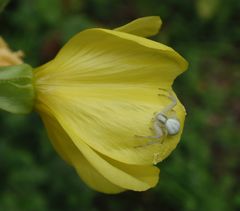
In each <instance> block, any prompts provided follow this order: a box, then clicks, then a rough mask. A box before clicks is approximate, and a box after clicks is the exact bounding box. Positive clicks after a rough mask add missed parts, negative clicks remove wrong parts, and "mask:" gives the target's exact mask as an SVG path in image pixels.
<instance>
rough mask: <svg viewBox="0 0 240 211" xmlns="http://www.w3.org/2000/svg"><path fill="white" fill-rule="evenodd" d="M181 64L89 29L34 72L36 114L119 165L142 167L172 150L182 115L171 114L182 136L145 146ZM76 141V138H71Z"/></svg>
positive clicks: (164, 51) (165, 51)
mask: <svg viewBox="0 0 240 211" xmlns="http://www.w3.org/2000/svg"><path fill="white" fill-rule="evenodd" d="M186 67H187V62H186V61H185V60H184V59H183V58H182V57H181V56H180V55H179V54H178V53H176V52H175V51H174V50H173V49H171V48H169V47H167V46H165V45H162V44H159V43H156V42H154V41H150V40H147V39H145V38H141V37H137V36H134V35H130V34H126V33H123V32H117V31H110V30H103V29H91V30H86V31H84V32H81V33H79V34H78V35H76V36H75V37H74V38H73V39H71V40H70V41H69V42H68V43H67V44H66V45H65V46H64V47H63V49H62V50H61V51H60V53H59V54H58V55H57V57H56V58H55V59H54V60H53V61H51V62H50V63H48V64H46V65H44V66H42V67H40V68H38V69H37V70H36V72H35V77H36V84H35V85H36V90H37V92H38V93H37V95H38V98H37V104H36V107H37V109H38V110H39V111H40V112H41V108H39V107H41V105H42V104H44V105H46V106H48V107H50V108H53V109H52V111H51V112H52V113H53V115H55V117H56V118H57V119H58V121H59V122H60V123H61V125H62V126H63V127H64V129H65V130H66V132H67V133H68V134H69V135H70V134H75V135H74V137H75V138H74V139H73V138H72V139H73V141H74V143H75V145H76V146H78V148H79V147H81V146H79V143H78V142H80V140H81V141H83V142H84V143H86V144H87V145H88V146H90V147H91V148H93V149H94V150H96V151H98V152H100V153H102V154H104V155H106V156H108V157H111V158H113V159H115V160H118V161H120V162H123V163H128V164H136V165H149V164H152V163H156V162H155V161H154V159H155V157H156V154H157V155H158V156H157V157H158V159H157V162H159V161H161V160H162V159H164V158H165V157H166V156H167V155H168V154H169V153H170V152H171V151H172V150H173V149H174V148H175V147H176V145H177V143H178V142H179V139H180V135H181V132H182V126H183V124H184V116H185V110H184V107H183V106H182V105H181V103H180V102H179V101H178V104H177V106H176V107H175V108H174V110H175V112H176V116H177V117H178V118H179V120H180V122H181V131H180V132H179V133H178V134H177V135H175V136H172V137H167V138H166V140H165V141H164V143H163V144H160V142H159V144H154V145H149V146H146V147H137V146H139V145H145V144H146V143H147V142H149V140H148V139H139V138H136V137H135V135H143V136H148V135H151V131H150V130H149V129H148V128H149V127H151V126H152V125H151V119H152V118H153V117H154V113H155V112H159V111H161V110H162V109H163V108H164V107H165V106H167V105H168V104H169V103H170V101H169V100H168V98H167V97H165V96H158V94H159V90H158V88H163V89H166V90H169V89H170V86H171V84H172V83H173V80H174V79H175V78H176V76H177V75H179V74H180V73H181V72H182V71H184V70H185V69H186ZM76 137H77V138H76Z"/></svg>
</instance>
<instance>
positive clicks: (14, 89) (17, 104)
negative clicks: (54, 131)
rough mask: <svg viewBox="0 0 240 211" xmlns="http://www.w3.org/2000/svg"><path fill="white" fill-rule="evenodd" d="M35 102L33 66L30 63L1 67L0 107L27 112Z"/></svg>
mask: <svg viewBox="0 0 240 211" xmlns="http://www.w3.org/2000/svg"><path fill="white" fill-rule="evenodd" d="M33 104H34V87H33V73H32V67H31V66H29V65H28V64H20V65H15V66H4V67H0V109H3V110H5V111H8V112H11V113H15V114H27V113H29V112H31V111H32V108H33Z"/></svg>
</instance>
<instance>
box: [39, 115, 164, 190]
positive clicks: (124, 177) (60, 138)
mask: <svg viewBox="0 0 240 211" xmlns="http://www.w3.org/2000/svg"><path fill="white" fill-rule="evenodd" d="M42 118H43V121H44V123H45V125H46V127H47V128H48V131H55V133H50V134H49V135H50V137H51V140H52V142H53V143H54V146H55V147H56V146H57V151H58V152H59V153H60V155H61V156H63V157H64V158H65V159H66V156H67V160H68V162H70V163H71V164H72V165H73V166H74V167H75V168H76V170H77V172H78V173H79V175H80V176H81V178H82V179H83V180H84V181H85V182H86V183H87V184H88V185H89V186H90V187H92V188H94V189H96V190H98V191H101V192H105V193H118V192H122V191H124V190H125V189H131V190H136V191H142V190H146V189H149V188H151V187H153V186H155V185H156V183H157V181H158V174H159V170H158V169H157V168H156V167H152V166H133V165H126V164H122V163H120V162H117V161H113V160H112V159H110V158H107V157H105V156H102V155H100V154H97V153H96V152H94V150H92V149H91V148H89V147H88V146H87V145H86V144H84V143H83V142H81V141H80V142H79V143H81V144H80V145H78V146H80V148H77V147H76V146H75V145H74V144H73V143H72V141H71V139H70V138H69V136H68V135H67V134H66V133H65V132H64V130H63V128H62V127H61V126H60V125H59V124H58V122H57V120H56V119H54V118H53V117H51V118H50V117H49V116H48V115H46V114H43V113H42ZM59 149H61V150H59ZM62 149H64V154H62V152H63V151H62ZM83 155H84V156H83ZM119 186H120V187H119Z"/></svg>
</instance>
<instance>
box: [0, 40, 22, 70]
mask: <svg viewBox="0 0 240 211" xmlns="http://www.w3.org/2000/svg"><path fill="white" fill-rule="evenodd" d="M22 57H23V52H22V51H17V52H12V51H11V49H10V48H9V47H8V45H7V43H6V42H5V41H4V39H3V38H2V37H0V66H10V65H17V64H22V63H23V62H22Z"/></svg>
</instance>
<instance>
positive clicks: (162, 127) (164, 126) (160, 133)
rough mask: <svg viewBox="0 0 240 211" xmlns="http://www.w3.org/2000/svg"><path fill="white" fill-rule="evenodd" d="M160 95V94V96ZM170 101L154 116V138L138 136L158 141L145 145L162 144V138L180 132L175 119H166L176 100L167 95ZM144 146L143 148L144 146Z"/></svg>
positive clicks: (170, 94)
mask: <svg viewBox="0 0 240 211" xmlns="http://www.w3.org/2000/svg"><path fill="white" fill-rule="evenodd" d="M161 95H162V94H161ZM168 97H169V98H170V100H171V101H172V102H171V104H169V105H168V106H166V107H165V108H164V109H163V110H162V111H160V112H158V113H156V114H155V117H154V119H153V128H152V129H153V131H154V133H155V135H154V136H139V137H142V138H147V139H158V140H157V141H151V142H148V143H147V144H146V145H152V144H155V143H159V140H161V139H162V138H163V139H162V141H161V142H160V143H163V141H164V137H166V136H168V135H170V136H173V135H176V134H177V133H178V132H179V130H180V122H179V120H178V119H177V118H174V117H168V113H169V112H170V111H171V110H172V109H173V108H174V107H175V106H176V105H177V99H176V97H175V96H174V95H173V94H172V93H169V96H168ZM146 145H144V146H146Z"/></svg>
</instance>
